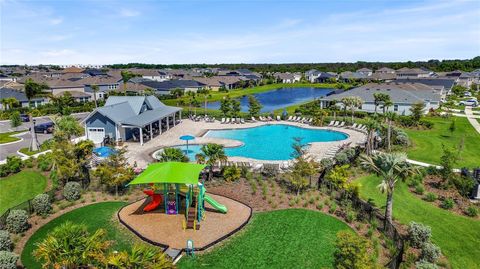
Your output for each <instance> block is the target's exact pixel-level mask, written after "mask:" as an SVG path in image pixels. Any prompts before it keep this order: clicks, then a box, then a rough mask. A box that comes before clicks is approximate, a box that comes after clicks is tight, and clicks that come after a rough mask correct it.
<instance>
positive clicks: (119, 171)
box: [93, 148, 135, 196]
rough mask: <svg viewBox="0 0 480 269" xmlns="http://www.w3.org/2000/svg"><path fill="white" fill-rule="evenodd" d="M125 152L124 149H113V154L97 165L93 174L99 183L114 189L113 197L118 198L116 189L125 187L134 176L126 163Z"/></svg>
mask: <svg viewBox="0 0 480 269" xmlns="http://www.w3.org/2000/svg"><path fill="white" fill-rule="evenodd" d="M125 152H126V150H125V148H120V149H115V152H114V153H113V154H111V155H110V156H109V157H108V158H107V160H106V161H104V162H102V163H101V164H100V165H98V166H97V169H96V170H95V171H94V172H93V174H94V176H96V177H98V178H99V179H100V182H102V183H103V184H105V185H107V186H108V187H110V188H114V189H115V196H118V187H120V186H123V185H125V183H127V182H129V181H131V180H132V179H133V177H134V176H135V173H134V172H133V169H132V167H130V165H129V164H128V162H127V158H126V157H125Z"/></svg>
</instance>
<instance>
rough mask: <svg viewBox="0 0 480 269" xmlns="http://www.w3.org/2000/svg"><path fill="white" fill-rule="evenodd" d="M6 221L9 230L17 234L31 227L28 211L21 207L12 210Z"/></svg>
mask: <svg viewBox="0 0 480 269" xmlns="http://www.w3.org/2000/svg"><path fill="white" fill-rule="evenodd" d="M6 223H7V225H6V227H7V230H8V231H9V232H11V233H16V234H18V233H22V232H25V231H26V230H28V228H29V227H30V225H29V224H28V214H27V211H25V210H20V209H16V210H12V211H10V214H8V217H7V221H6Z"/></svg>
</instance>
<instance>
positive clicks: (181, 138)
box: [180, 135, 195, 141]
mask: <svg viewBox="0 0 480 269" xmlns="http://www.w3.org/2000/svg"><path fill="white" fill-rule="evenodd" d="M193 139H195V136H193V135H182V136H180V140H186V141H188V140H193Z"/></svg>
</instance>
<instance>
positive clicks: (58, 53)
mask: <svg viewBox="0 0 480 269" xmlns="http://www.w3.org/2000/svg"><path fill="white" fill-rule="evenodd" d="M76 53H77V52H76V51H74V50H71V49H58V50H55V49H53V50H47V51H43V52H41V53H40V54H42V55H43V56H47V57H65V56H71V55H75V54H76Z"/></svg>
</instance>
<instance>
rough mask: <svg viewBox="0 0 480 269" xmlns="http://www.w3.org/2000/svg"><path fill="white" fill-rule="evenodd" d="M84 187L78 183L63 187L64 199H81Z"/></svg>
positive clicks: (69, 183) (70, 183)
mask: <svg viewBox="0 0 480 269" xmlns="http://www.w3.org/2000/svg"><path fill="white" fill-rule="evenodd" d="M81 192H82V187H81V186H80V184H79V183H78V182H74V181H70V182H67V184H65V187H63V197H65V199H67V200H68V201H75V200H78V199H80V196H81Z"/></svg>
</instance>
